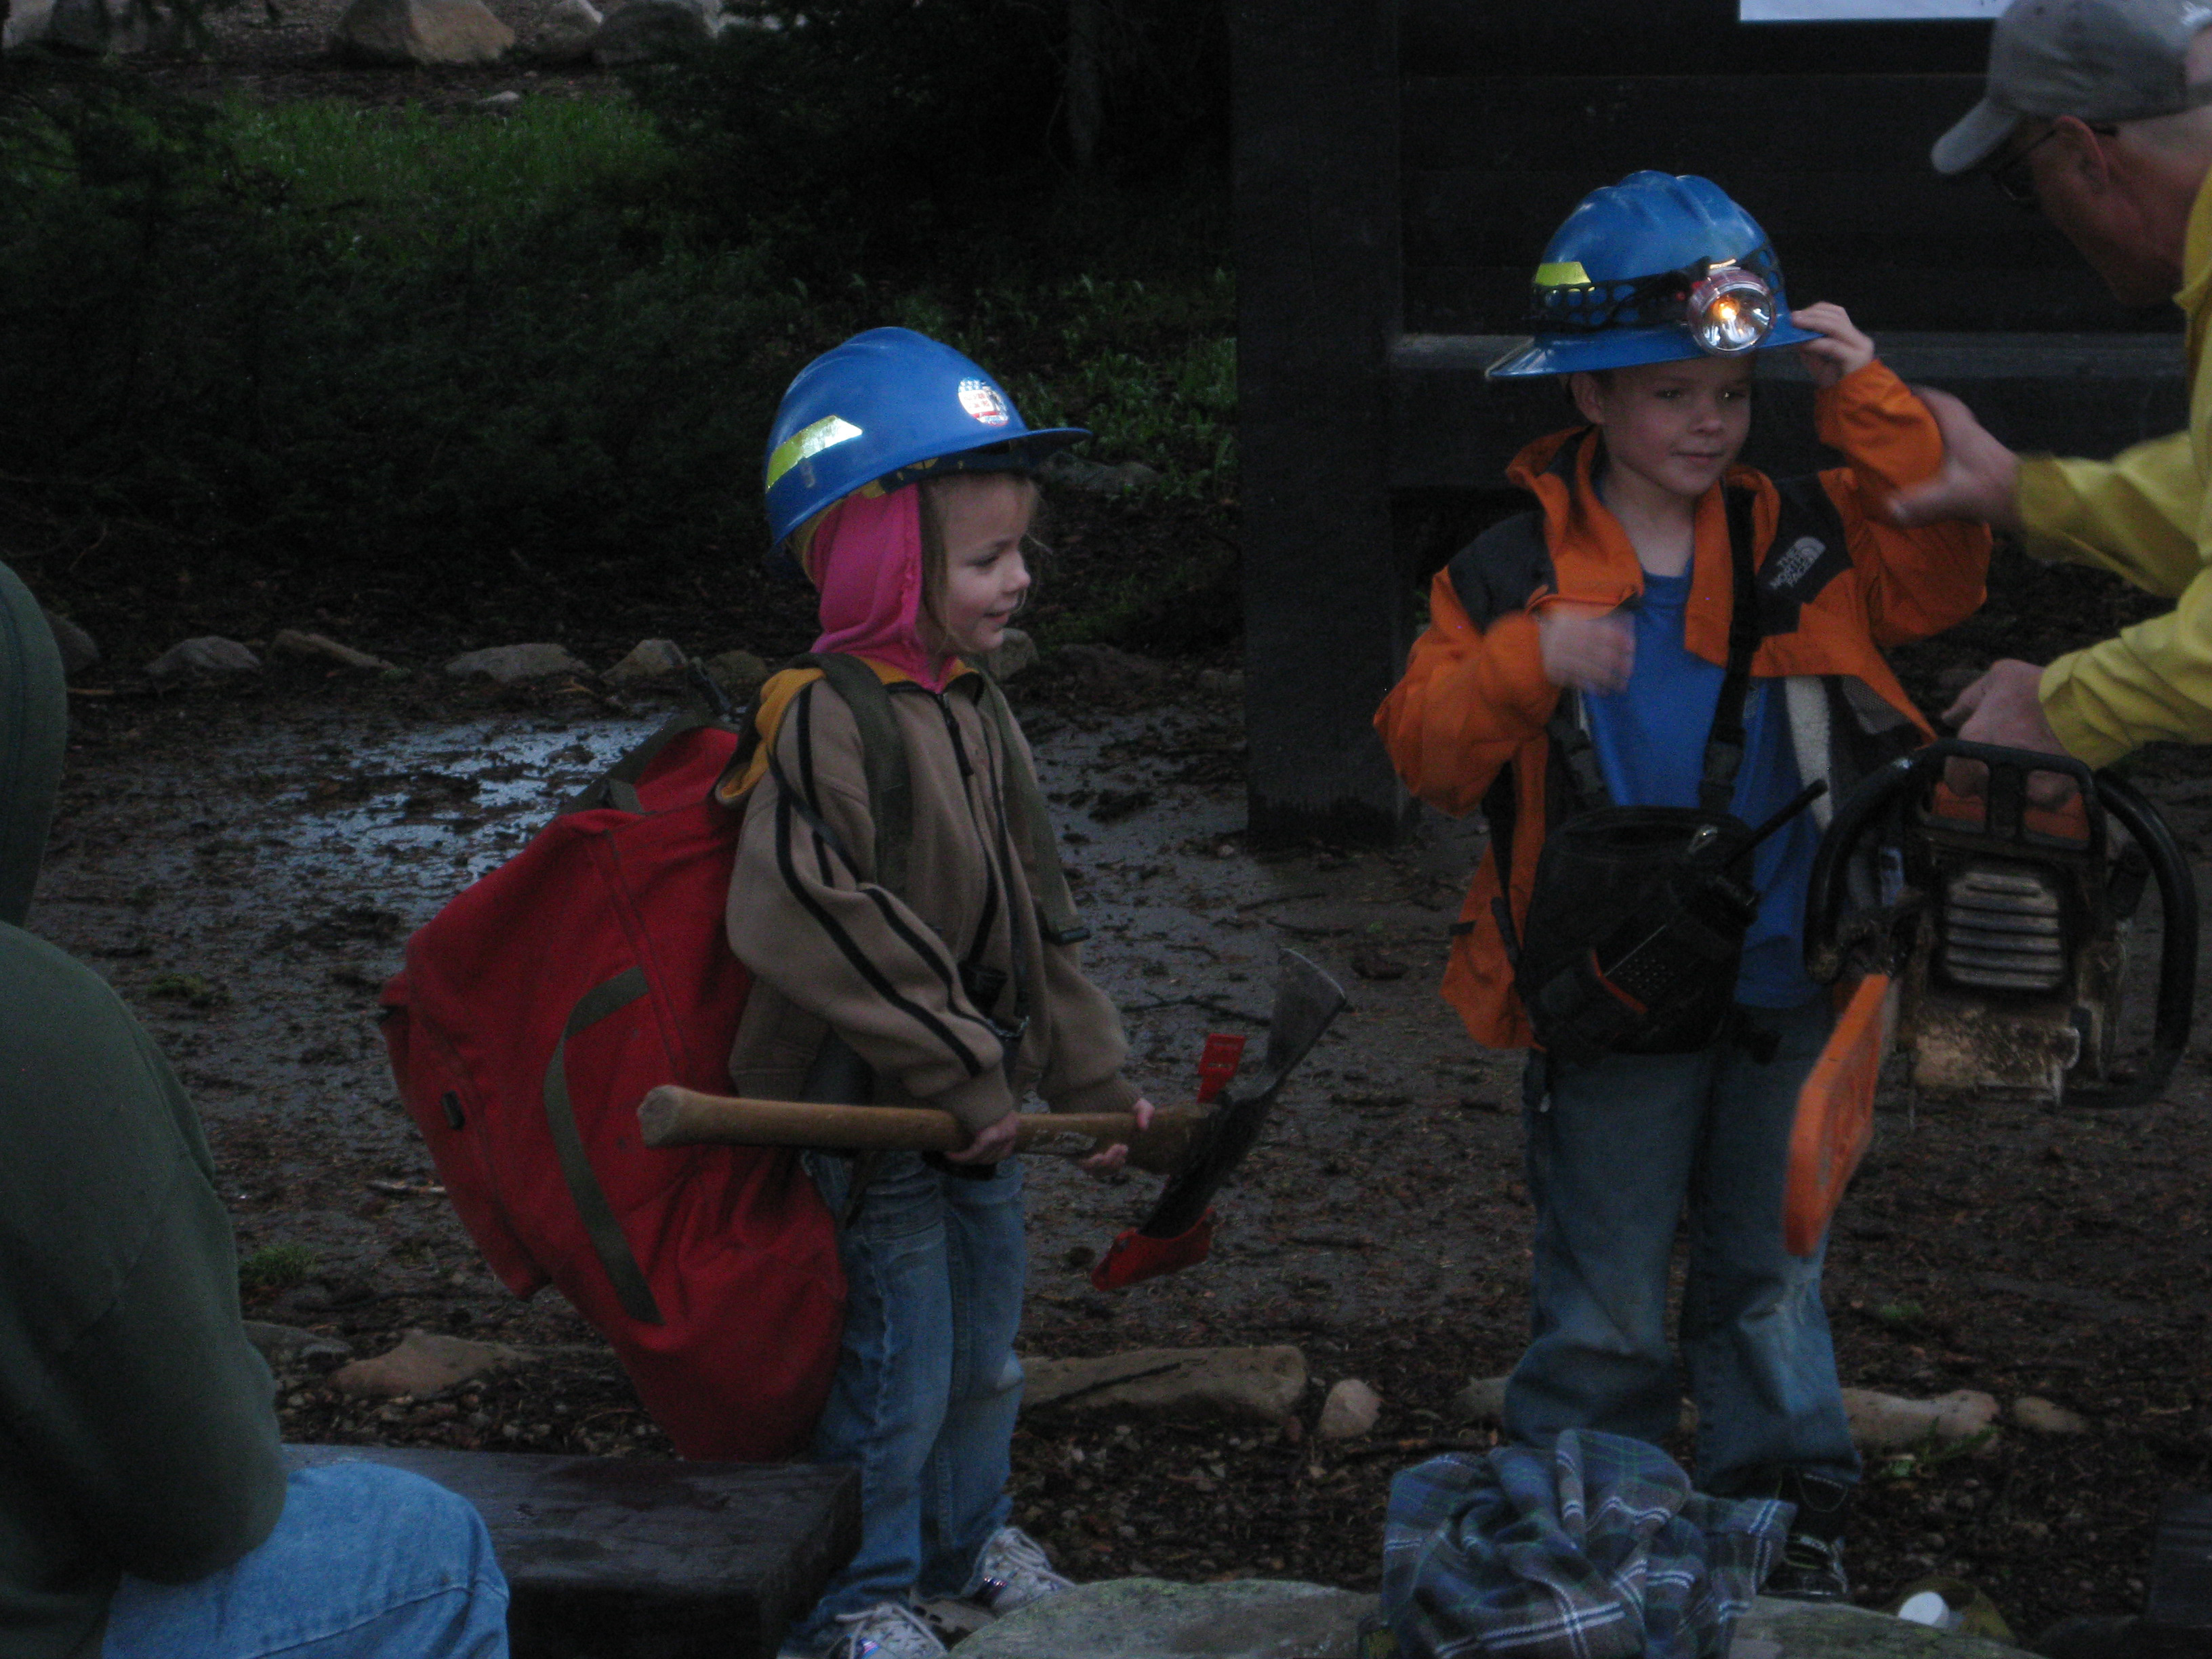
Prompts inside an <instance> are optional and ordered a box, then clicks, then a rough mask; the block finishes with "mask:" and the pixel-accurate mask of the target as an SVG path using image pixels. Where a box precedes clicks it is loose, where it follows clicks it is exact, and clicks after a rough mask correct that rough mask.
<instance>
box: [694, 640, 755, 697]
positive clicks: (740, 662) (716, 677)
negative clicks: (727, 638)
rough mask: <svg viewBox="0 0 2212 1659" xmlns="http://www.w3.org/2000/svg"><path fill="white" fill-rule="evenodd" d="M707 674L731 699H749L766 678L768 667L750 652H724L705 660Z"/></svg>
mask: <svg viewBox="0 0 2212 1659" xmlns="http://www.w3.org/2000/svg"><path fill="white" fill-rule="evenodd" d="M707 673H708V678H711V679H712V680H713V681H714V684H717V685H719V686H720V687H721V688H722V690H725V691H726V692H728V693H729V694H730V695H731V696H733V697H750V696H752V694H753V693H754V692H756V691H757V690H760V687H761V682H762V681H763V680H764V679H766V678H768V665H767V664H766V663H764V662H763V661H762V660H761V659H759V658H758V657H756V656H755V655H753V653H751V652H750V651H725V652H723V653H721V654H720V656H718V657H709V658H708V659H707Z"/></svg>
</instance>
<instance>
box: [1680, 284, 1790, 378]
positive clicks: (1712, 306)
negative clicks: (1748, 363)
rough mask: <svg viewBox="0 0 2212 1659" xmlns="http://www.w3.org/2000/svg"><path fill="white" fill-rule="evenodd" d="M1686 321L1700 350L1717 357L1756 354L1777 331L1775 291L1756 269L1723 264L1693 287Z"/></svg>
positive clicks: (1687, 304)
mask: <svg viewBox="0 0 2212 1659" xmlns="http://www.w3.org/2000/svg"><path fill="white" fill-rule="evenodd" d="M1682 309H1683V319H1682V320H1683V321H1684V322H1685V323H1686V325H1688V327H1689V331H1690V337H1691V339H1692V340H1694V341H1695V342H1697V346H1698V349H1699V350H1700V351H1705V352H1710V353H1711V355H1712V356H1716V357H1741V356H1743V355H1744V353H1746V352H1747V351H1756V350H1758V349H1759V344H1760V343H1761V342H1762V341H1764V340H1765V338H1766V337H1767V336H1768V335H1770V334H1771V333H1772V332H1773V331H1774V290H1773V289H1771V288H1769V287H1768V286H1767V284H1766V279H1765V277H1764V276H1760V275H1759V273H1758V272H1757V271H1755V270H1744V269H1742V268H1741V266H1738V265H1723V266H1721V267H1720V268H1718V269H1717V270H1710V271H1707V272H1706V273H1705V276H1701V277H1699V279H1698V281H1697V282H1696V283H1694V284H1693V285H1692V287H1691V289H1690V294H1689V298H1688V299H1687V300H1686V301H1685V302H1684V304H1683V307H1682Z"/></svg>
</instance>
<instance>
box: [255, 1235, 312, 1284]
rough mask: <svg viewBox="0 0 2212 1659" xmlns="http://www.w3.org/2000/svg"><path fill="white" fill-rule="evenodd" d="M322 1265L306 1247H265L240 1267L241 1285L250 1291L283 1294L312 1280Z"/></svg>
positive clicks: (268, 1245) (301, 1245) (279, 1245)
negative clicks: (289, 1286) (289, 1287)
mask: <svg viewBox="0 0 2212 1659" xmlns="http://www.w3.org/2000/svg"><path fill="white" fill-rule="evenodd" d="M319 1265H320V1264H319V1261H317V1259H316V1255H315V1253H314V1252H313V1250H311V1249H308V1248H307V1246H306V1245H304V1244H264V1245H263V1246H262V1247H261V1248H260V1249H258V1250H256V1251H255V1252H254V1253H253V1254H252V1255H249V1256H247V1257H246V1259H245V1260H244V1261H240V1263H239V1264H238V1282H239V1285H240V1288H241V1289H244V1290H249V1291H281V1290H283V1289H284V1288H285V1287H286V1286H287V1285H297V1284H301V1283H302V1282H303V1281H305V1280H307V1279H310V1278H312V1277H313V1274H314V1271H315V1269H316V1267H318V1266H319Z"/></svg>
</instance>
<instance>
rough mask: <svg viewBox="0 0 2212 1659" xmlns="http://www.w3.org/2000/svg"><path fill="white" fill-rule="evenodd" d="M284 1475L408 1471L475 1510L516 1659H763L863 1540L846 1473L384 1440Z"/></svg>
mask: <svg viewBox="0 0 2212 1659" xmlns="http://www.w3.org/2000/svg"><path fill="white" fill-rule="evenodd" d="M285 1454H286V1456H287V1457H288V1459H289V1462H290V1463H291V1466H292V1467H293V1468H307V1467H310V1466H312V1465H315V1464H319V1463H333V1462H373V1463H383V1464H387V1465H389V1466H391V1467H392V1468H400V1469H406V1470H409V1471H410V1472H411V1473H413V1474H419V1475H422V1476H423V1477H425V1478H426V1479H428V1480H435V1481H436V1482H437V1483H438V1484H439V1485H440V1486H444V1487H446V1488H447V1490H449V1491H452V1492H458V1493H459V1494H460V1495H461V1496H462V1497H464V1498H467V1499H468V1500H469V1502H471V1504H475V1505H476V1507H477V1513H479V1514H480V1515H482V1516H483V1518H484V1524H485V1525H486V1526H487V1527H488V1528H490V1531H491V1538H492V1544H493V1547H494V1548H495V1550H496V1551H497V1552H498V1554H499V1561H500V1565H501V1567H502V1568H504V1569H505V1571H506V1572H507V1583H508V1584H509V1585H510V1586H511V1588H512V1589H513V1602H512V1603H511V1605H510V1607H509V1611H508V1614H507V1631H508V1634H509V1637H510V1638H511V1640H512V1643H513V1651H514V1655H515V1659H755V1656H758V1659H770V1656H772V1655H774V1653H775V1650H776V1647H777V1644H779V1643H780V1642H781V1640H782V1638H783V1633H784V1631H785V1629H786V1627H787V1626H788V1625H789V1624H790V1623H791V1621H792V1620H794V1619H796V1618H798V1617H799V1615H800V1614H802V1613H805V1611H806V1610H807V1609H808V1608H809V1607H812V1606H813V1605H814V1602H815V1601H816V1599H817V1597H818V1596H819V1595H821V1592H822V1589H823V1585H824V1584H825V1583H828V1582H829V1575H830V1574H831V1573H833V1572H835V1571H836V1570H837V1569H838V1568H839V1567H841V1566H842V1565H844V1564H845V1563H846V1562H847V1561H849V1560H850V1559H852V1557H853V1552H854V1550H855V1549H856V1548H858V1547H859V1545H860V1474H859V1472H858V1471H857V1470H854V1469H846V1468H811V1467H806V1466H799V1465H763V1464H754V1463H674V1462H644V1461H632V1460H630V1459H628V1458H616V1457H552V1456H544V1455H535V1454H528V1453H513V1452H464V1451H438V1450H428V1449H415V1448H411V1447H381V1446H305V1445H301V1446H287V1447H286V1448H285Z"/></svg>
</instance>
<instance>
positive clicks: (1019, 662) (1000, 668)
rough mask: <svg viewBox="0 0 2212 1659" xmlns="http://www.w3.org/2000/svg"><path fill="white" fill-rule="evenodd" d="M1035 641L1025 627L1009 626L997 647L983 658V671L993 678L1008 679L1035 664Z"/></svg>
mask: <svg viewBox="0 0 2212 1659" xmlns="http://www.w3.org/2000/svg"><path fill="white" fill-rule="evenodd" d="M1036 660H1037V648H1036V641H1035V640H1033V639H1031V638H1030V636H1029V633H1028V631H1027V630H1026V629H1019V628H1009V629H1007V630H1006V638H1004V639H1003V640H1000V641H999V648H998V649H997V650H996V651H994V652H992V653H991V654H990V655H989V656H987V657H986V658H984V659H983V669H984V671H985V672H986V673H987V674H989V675H990V676H991V678H993V679H995V680H1010V679H1012V678H1013V677H1014V676H1015V675H1017V674H1018V673H1020V672H1021V671H1023V670H1024V669H1028V668H1034V667H1036Z"/></svg>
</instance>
